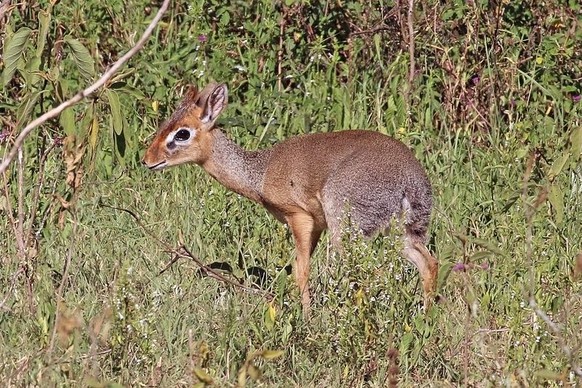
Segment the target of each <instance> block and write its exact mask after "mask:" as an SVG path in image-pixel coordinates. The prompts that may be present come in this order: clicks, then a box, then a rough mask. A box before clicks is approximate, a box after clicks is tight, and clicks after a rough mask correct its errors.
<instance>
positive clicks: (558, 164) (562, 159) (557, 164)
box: [548, 153, 570, 181]
mask: <svg viewBox="0 0 582 388" xmlns="http://www.w3.org/2000/svg"><path fill="white" fill-rule="evenodd" d="M569 157H570V154H569V153H566V154H563V155H560V156H559V157H558V158H557V159H556V160H554V164H552V168H550V172H549V173H548V179H549V180H550V181H553V180H554V178H555V177H556V176H558V174H560V172H562V169H563V168H564V165H565V164H566V162H567V161H568V158H569Z"/></svg>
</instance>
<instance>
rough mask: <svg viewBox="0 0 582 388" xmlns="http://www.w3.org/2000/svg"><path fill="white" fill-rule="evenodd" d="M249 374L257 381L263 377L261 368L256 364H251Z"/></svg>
mask: <svg viewBox="0 0 582 388" xmlns="http://www.w3.org/2000/svg"><path fill="white" fill-rule="evenodd" d="M248 374H249V377H250V378H251V379H252V380H253V381H257V380H258V379H260V378H261V374H262V373H261V370H260V369H259V368H257V367H256V366H254V365H253V364H251V365H249V370H248Z"/></svg>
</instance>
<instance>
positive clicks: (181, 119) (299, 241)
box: [143, 83, 438, 315]
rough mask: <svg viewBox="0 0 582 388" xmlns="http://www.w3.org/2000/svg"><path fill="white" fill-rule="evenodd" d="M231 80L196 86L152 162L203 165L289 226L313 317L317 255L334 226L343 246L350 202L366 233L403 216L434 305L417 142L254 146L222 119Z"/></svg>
mask: <svg viewBox="0 0 582 388" xmlns="http://www.w3.org/2000/svg"><path fill="white" fill-rule="evenodd" d="M227 95H228V90H227V87H226V85H224V84H220V85H219V84H215V83H211V84H210V85H208V86H207V87H206V88H204V90H202V91H200V92H198V91H196V89H195V88H193V87H192V88H190V90H189V91H188V93H187V94H186V96H185V97H184V99H183V101H182V102H181V104H180V105H179V107H178V109H177V110H176V112H175V113H174V114H173V115H172V116H171V117H170V118H169V119H168V120H167V121H166V122H165V123H164V124H162V126H161V127H160V128H159V130H158V131H157V133H156V136H155V138H154V140H153V142H152V144H151V145H150V147H149V148H148V150H147V151H146V153H145V156H144V158H143V163H144V164H145V165H146V166H147V167H148V168H150V169H152V170H161V169H163V168H166V167H170V166H175V165H178V164H182V163H188V162H192V163H196V164H198V165H200V166H201V167H202V168H203V169H204V170H206V172H208V173H209V174H210V175H211V176H212V177H214V178H215V179H216V180H217V181H218V182H220V183H221V184H222V185H224V186H225V187H226V188H228V189H230V190H232V191H235V192H237V193H238V194H240V195H243V196H245V197H247V198H249V199H251V200H253V201H255V202H258V203H260V204H261V205H262V206H264V207H265V208H266V209H267V210H268V211H269V212H271V213H272V214H273V215H274V216H275V217H277V219H278V220H279V221H281V222H284V223H286V224H288V225H289V227H290V228H291V232H292V234H293V239H294V240H295V245H296V254H297V259H296V262H295V265H294V273H295V278H296V281H297V285H298V287H299V292H300V294H301V303H302V307H303V311H304V313H305V314H306V315H307V314H308V312H309V306H310V301H311V300H310V295H309V287H308V279H309V260H310V257H311V255H312V253H313V251H314V250H315V247H316V245H317V242H318V240H319V238H320V236H321V233H322V232H323V231H324V230H325V229H326V228H327V229H329V232H330V238H331V242H332V244H333V245H334V246H335V247H337V248H339V246H340V245H341V227H342V222H343V220H344V216H345V214H344V213H345V211H346V207H349V216H350V220H351V222H352V223H353V225H354V226H356V227H357V228H359V229H360V230H361V231H362V233H363V234H364V235H365V236H373V235H374V234H375V233H377V232H382V231H385V230H386V229H387V228H388V227H389V226H390V224H391V223H393V220H394V219H397V220H398V219H401V220H403V224H404V245H403V251H402V254H403V255H404V256H405V257H406V258H407V259H408V260H410V261H411V262H412V263H414V264H415V265H416V267H417V268H418V270H419V272H420V276H421V278H422V285H423V290H424V297H425V306H426V305H428V304H429V303H430V300H431V298H432V297H433V296H434V294H435V291H436V282H437V273H438V262H437V260H436V259H435V258H434V257H433V256H431V254H430V253H429V251H428V250H427V249H426V247H425V245H424V244H425V240H426V234H427V228H428V224H429V219H430V215H431V207H432V193H431V186H430V182H429V180H428V178H427V176H426V174H425V171H424V169H423V168H422V166H421V165H420V163H419V162H418V160H416V158H415V157H414V155H413V154H412V152H411V151H410V149H408V148H407V147H406V146H405V145H404V144H403V143H401V142H400V141H398V140H395V139H393V138H391V137H389V136H386V135H383V134H380V133H378V132H374V131H365V130H351V131H341V132H334V133H316V134H309V135H304V136H298V137H293V138H290V139H288V140H286V141H283V142H281V143H279V144H277V145H275V146H274V147H272V148H269V149H264V150H259V151H246V150H244V149H242V148H241V147H239V146H238V145H236V144H235V143H234V142H233V141H231V140H229V139H228V138H227V137H226V136H225V134H224V133H223V132H222V131H221V130H220V129H219V128H217V127H215V122H216V119H217V118H218V116H219V115H220V113H221V112H222V111H223V110H224V108H225V107H226V104H227Z"/></svg>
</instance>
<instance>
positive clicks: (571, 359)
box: [529, 295, 582, 377]
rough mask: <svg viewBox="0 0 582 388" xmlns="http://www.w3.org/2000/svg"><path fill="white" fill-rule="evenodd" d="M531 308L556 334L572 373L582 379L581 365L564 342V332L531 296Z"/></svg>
mask: <svg viewBox="0 0 582 388" xmlns="http://www.w3.org/2000/svg"><path fill="white" fill-rule="evenodd" d="M529 307H531V308H532V309H533V311H534V312H535V313H536V315H537V316H538V317H539V318H540V319H541V320H542V321H544V322H545V324H546V325H547V326H548V327H549V328H550V330H551V331H552V333H554V335H555V336H556V340H557V341H558V345H559V346H560V349H562V352H564V354H565V355H566V357H567V358H568V361H569V362H570V369H571V370H572V372H574V374H575V375H576V376H578V377H582V368H581V367H580V365H578V364H577V363H576V361H575V353H574V352H573V351H572V348H571V347H570V346H568V344H567V343H566V341H564V338H563V334H562V331H561V330H560V326H559V325H558V324H556V323H555V322H554V321H552V320H551V319H550V317H549V316H548V315H547V314H546V313H545V312H544V311H542V309H540V308H539V306H538V304H537V303H536V300H535V298H534V296H533V295H530V297H529Z"/></svg>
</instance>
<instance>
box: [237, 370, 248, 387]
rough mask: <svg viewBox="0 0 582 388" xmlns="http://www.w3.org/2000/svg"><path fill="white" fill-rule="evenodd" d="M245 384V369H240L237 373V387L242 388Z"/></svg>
mask: <svg viewBox="0 0 582 388" xmlns="http://www.w3.org/2000/svg"><path fill="white" fill-rule="evenodd" d="M246 384H247V368H245V367H242V368H240V371H239V372H238V377H237V386H238V387H244V386H245V385H246Z"/></svg>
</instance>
